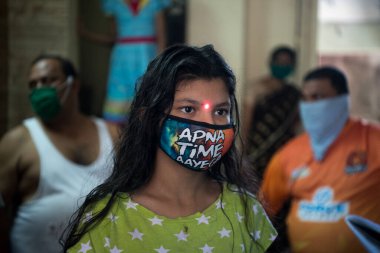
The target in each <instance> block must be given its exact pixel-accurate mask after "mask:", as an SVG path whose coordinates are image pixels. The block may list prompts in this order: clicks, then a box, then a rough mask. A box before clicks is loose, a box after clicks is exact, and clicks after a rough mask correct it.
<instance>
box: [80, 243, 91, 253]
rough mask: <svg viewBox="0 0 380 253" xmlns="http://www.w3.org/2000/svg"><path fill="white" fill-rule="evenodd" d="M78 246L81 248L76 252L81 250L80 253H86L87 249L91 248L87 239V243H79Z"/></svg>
mask: <svg viewBox="0 0 380 253" xmlns="http://www.w3.org/2000/svg"><path fill="white" fill-rule="evenodd" d="M80 247H81V248H80V250H79V251H78V252H81V253H86V252H87V251H89V250H90V249H92V247H91V246H90V241H88V242H87V243H81V244H80Z"/></svg>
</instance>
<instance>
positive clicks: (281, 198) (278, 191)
mask: <svg viewBox="0 0 380 253" xmlns="http://www.w3.org/2000/svg"><path fill="white" fill-rule="evenodd" d="M288 186H289V184H288V178H287V176H286V173H285V169H284V165H283V162H282V161H281V153H279V152H277V153H276V154H275V155H274V156H273V157H272V159H271V161H270V163H269V165H268V166H267V168H266V170H265V173H264V178H263V182H262V185H261V188H260V192H259V196H260V198H261V201H262V202H263V204H264V208H265V210H266V211H267V213H268V215H269V216H271V217H273V216H274V215H276V214H277V213H278V212H279V211H280V209H281V208H282V206H283V205H284V204H285V202H286V201H287V200H288V198H289V197H290V192H289V187H288Z"/></svg>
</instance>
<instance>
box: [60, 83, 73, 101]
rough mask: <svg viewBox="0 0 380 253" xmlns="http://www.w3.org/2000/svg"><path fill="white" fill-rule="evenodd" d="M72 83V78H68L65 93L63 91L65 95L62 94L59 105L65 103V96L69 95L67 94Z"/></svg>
mask: <svg viewBox="0 0 380 253" xmlns="http://www.w3.org/2000/svg"><path fill="white" fill-rule="evenodd" d="M73 81H74V78H73V76H68V77H67V79H66V81H65V83H66V84H67V87H66V91H65V94H63V97H62V99H61V104H63V103H65V101H66V99H67V96H68V95H69V92H70V89H71V86H72V84H73Z"/></svg>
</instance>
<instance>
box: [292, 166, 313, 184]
mask: <svg viewBox="0 0 380 253" xmlns="http://www.w3.org/2000/svg"><path fill="white" fill-rule="evenodd" d="M309 175H310V169H309V167H306V166H301V167H299V168H297V169H295V170H294V171H293V172H292V175H291V180H292V181H294V180H297V179H301V178H305V177H307V176H309Z"/></svg>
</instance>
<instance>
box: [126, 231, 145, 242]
mask: <svg viewBox="0 0 380 253" xmlns="http://www.w3.org/2000/svg"><path fill="white" fill-rule="evenodd" d="M128 234H130V235H131V236H132V240H134V239H139V240H140V241H142V237H143V235H144V234H143V233H140V232H139V230H138V229H137V228H135V230H134V231H133V232H128Z"/></svg>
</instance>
